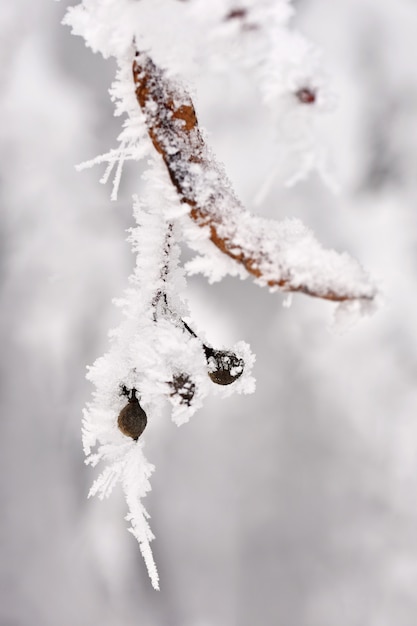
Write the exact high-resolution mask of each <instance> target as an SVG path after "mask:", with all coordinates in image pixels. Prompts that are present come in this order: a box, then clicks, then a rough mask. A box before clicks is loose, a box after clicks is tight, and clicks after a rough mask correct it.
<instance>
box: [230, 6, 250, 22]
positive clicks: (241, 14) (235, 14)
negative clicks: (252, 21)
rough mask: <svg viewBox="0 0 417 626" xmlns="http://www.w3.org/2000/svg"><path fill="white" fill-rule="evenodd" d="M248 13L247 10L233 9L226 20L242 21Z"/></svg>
mask: <svg viewBox="0 0 417 626" xmlns="http://www.w3.org/2000/svg"><path fill="white" fill-rule="evenodd" d="M247 13H248V12H247V10H246V9H232V10H231V11H229V13H228V14H227V15H226V20H236V19H238V20H239V19H240V20H242V19H243V18H245V17H246V15H247Z"/></svg>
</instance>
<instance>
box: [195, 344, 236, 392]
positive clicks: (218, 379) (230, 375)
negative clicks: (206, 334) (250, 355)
mask: <svg viewBox="0 0 417 626" xmlns="http://www.w3.org/2000/svg"><path fill="white" fill-rule="evenodd" d="M203 347H204V353H205V355H206V359H207V365H208V375H209V376H210V378H211V380H212V381H213V382H214V383H216V384H217V385H230V384H231V383H234V382H235V380H237V379H238V378H239V376H241V375H242V373H243V370H244V367H245V362H244V360H243V359H241V358H240V357H238V356H237V355H236V354H235V353H234V352H231V351H228V350H213V348H209V347H208V346H203Z"/></svg>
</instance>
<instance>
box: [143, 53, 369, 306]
mask: <svg viewBox="0 0 417 626" xmlns="http://www.w3.org/2000/svg"><path fill="white" fill-rule="evenodd" d="M133 80H134V84H135V90H136V97H137V101H138V103H139V106H140V108H141V110H142V112H143V113H144V115H145V120H146V125H147V129H148V133H149V136H150V138H151V140H152V143H153V145H154V147H155V148H156V150H157V151H158V152H159V153H160V154H161V156H162V158H163V161H164V163H165V165H166V167H167V169H168V173H169V176H170V178H171V181H172V183H173V185H174V187H175V188H176V190H177V192H178V194H179V196H180V199H181V202H182V203H185V204H187V205H188V206H189V207H190V212H189V215H190V217H191V218H192V219H193V220H194V222H195V223H196V224H198V225H199V226H201V227H203V228H206V229H207V230H208V236H209V239H210V240H211V241H212V243H214V244H215V246H217V248H218V249H219V250H220V251H221V252H223V253H224V254H226V255H227V256H229V257H231V258H232V259H233V260H234V261H236V262H237V263H239V264H242V265H243V266H244V268H245V269H246V271H247V272H248V273H249V274H251V275H252V276H253V277H255V279H256V280H257V282H259V283H261V284H266V285H268V286H269V287H272V288H273V287H278V288H280V289H282V290H283V291H291V292H301V293H304V294H307V295H309V296H313V297H317V298H323V299H326V300H333V301H337V302H344V301H350V300H365V301H371V300H373V299H374V298H375V296H376V294H377V290H376V287H375V285H374V284H373V283H372V282H371V280H370V278H369V277H368V275H367V274H366V272H365V271H364V270H363V269H362V268H361V266H360V265H359V264H358V263H357V262H356V261H354V260H353V259H350V258H349V257H348V256H347V255H346V254H337V253H336V252H334V251H332V250H324V249H322V248H321V246H320V245H319V244H318V243H317V241H316V240H315V238H314V237H313V235H312V234H311V233H310V232H309V231H308V229H306V228H305V227H304V226H303V225H302V224H301V223H300V222H298V221H297V220H287V221H285V222H282V223H277V222H275V221H272V220H266V219H262V218H259V217H255V216H252V215H251V214H250V213H249V212H248V211H247V210H245V208H244V207H243V206H242V204H241V203H240V202H239V200H238V199H237V197H236V195H235V194H234V192H233V190H232V187H231V184H230V182H229V180H228V179H227V176H226V174H225V172H224V171H223V169H222V168H221V167H220V165H219V164H218V163H216V161H215V159H214V158H213V155H212V154H211V153H210V151H209V149H208V147H207V146H206V143H205V140H204V137H203V135H202V133H201V131H200V129H199V126H198V122H197V116H196V113H195V110H194V106H193V103H192V100H191V98H190V96H189V95H188V93H187V92H186V90H185V89H184V88H183V87H182V86H180V85H179V84H178V83H176V82H175V81H173V80H172V79H170V78H168V77H167V75H166V73H165V72H164V71H163V70H162V69H161V68H159V67H157V65H156V64H155V63H154V62H153V60H152V59H151V58H150V57H149V56H148V55H147V54H143V53H139V52H136V55H135V58H134V61H133Z"/></svg>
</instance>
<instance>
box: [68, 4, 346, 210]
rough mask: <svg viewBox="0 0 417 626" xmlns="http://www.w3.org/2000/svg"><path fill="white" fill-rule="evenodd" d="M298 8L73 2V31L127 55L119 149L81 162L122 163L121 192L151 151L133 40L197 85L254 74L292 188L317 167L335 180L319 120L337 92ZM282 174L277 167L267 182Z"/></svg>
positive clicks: (121, 79) (119, 87)
mask: <svg viewBox="0 0 417 626" xmlns="http://www.w3.org/2000/svg"><path fill="white" fill-rule="evenodd" d="M293 13H294V10H293V8H292V6H291V3H290V1H289V0H241V1H239V2H238V3H237V2H235V0H211V1H210V2H207V1H206V0H187V1H186V2H180V1H178V0H106V2H103V1H102V0H82V2H81V3H80V4H78V5H77V6H75V7H71V8H70V9H69V10H68V12H67V15H66V17H65V20H64V22H65V23H66V24H68V25H70V26H71V28H72V32H73V33H74V34H76V35H80V36H82V37H83V38H84V40H85V42H86V44H87V45H88V46H89V47H91V48H92V49H93V51H95V52H96V51H98V52H101V54H103V56H104V57H109V56H113V57H115V58H116V60H117V61H118V63H119V66H120V70H119V75H118V78H117V80H116V83H115V87H114V88H113V91H112V96H113V98H114V99H115V100H116V101H117V102H118V104H117V107H116V114H121V113H127V116H128V117H127V121H126V122H125V128H124V130H123V133H122V134H121V136H120V137H119V141H120V145H119V148H118V149H117V150H112V151H110V152H109V153H108V154H106V155H103V156H101V157H98V158H96V159H93V160H91V161H87V162H86V163H85V164H83V166H82V167H85V166H88V165H92V164H95V163H99V162H100V161H107V162H108V163H109V168H108V170H107V171H106V173H105V174H104V176H103V178H102V181H103V182H105V181H106V180H107V178H108V177H109V175H110V173H111V170H112V168H113V166H114V164H115V163H118V167H117V170H116V174H115V181H114V189H113V196H112V197H113V198H115V197H116V194H117V187H118V183H119V179H120V174H121V171H122V166H123V162H124V161H125V160H128V159H139V158H142V157H143V156H145V155H146V153H147V149H148V148H149V142H148V140H147V139H146V138H145V134H146V133H145V131H144V130H143V124H140V118H141V113H140V111H139V110H138V107H137V104H136V106H135V97H134V92H133V90H132V89H131V65H130V64H129V61H130V63H131V58H132V43H133V42H134V43H135V47H136V49H137V50H139V51H146V52H147V53H149V54H150V55H151V57H152V59H153V60H154V62H155V63H156V64H157V65H158V66H161V67H163V68H165V70H166V71H167V72H168V74H169V73H171V74H173V75H180V76H183V77H185V78H186V79H187V80H188V82H189V84H192V83H193V80H194V79H195V78H196V77H197V76H198V75H199V74H200V73H201V72H202V71H204V72H230V71H237V70H238V69H244V70H245V71H248V70H249V71H250V72H251V73H252V77H253V79H254V80H255V81H256V82H257V83H258V86H259V90H260V94H261V97H262V100H263V102H264V104H265V105H266V106H267V107H268V109H269V111H270V114H271V118H272V122H273V125H274V128H275V134H276V144H277V150H278V154H277V160H280V161H281V163H280V167H281V168H282V161H283V155H284V154H285V170H286V178H287V184H289V185H292V184H295V183H296V182H297V181H298V180H300V179H303V178H305V177H306V176H307V175H308V174H309V173H310V172H311V171H312V170H317V171H318V172H319V173H320V174H321V175H322V177H323V179H324V181H325V182H326V183H328V184H333V185H334V183H333V181H332V178H331V175H330V174H329V172H328V167H327V156H326V150H325V147H324V146H323V142H322V141H321V139H320V124H319V118H320V114H321V113H322V112H324V111H327V110H330V109H331V108H332V107H333V106H334V101H335V98H334V94H333V93H332V91H331V88H330V86H329V80H328V77H327V76H326V74H325V72H324V71H323V68H322V62H321V55H320V52H319V50H318V49H317V48H316V47H315V46H314V45H313V44H312V43H311V42H309V41H308V40H307V39H306V38H305V37H303V36H302V35H301V34H300V33H299V32H297V31H296V30H294V29H293V28H292V25H291V18H292V16H293ZM226 59H227V61H226ZM302 89H309V90H311V92H312V93H314V97H315V99H314V103H310V104H306V103H303V102H300V100H299V98H298V97H297V93H298V92H299V91H300V90H302ZM140 129H142V139H143V141H142V140H141V137H140V132H141V131H140ZM276 174H277V172H275V171H274V172H271V174H270V175H269V176H268V180H269V179H273V177H274V176H276ZM267 182H268V181H265V184H264V186H263V193H264V194H265V193H267V187H268V185H267Z"/></svg>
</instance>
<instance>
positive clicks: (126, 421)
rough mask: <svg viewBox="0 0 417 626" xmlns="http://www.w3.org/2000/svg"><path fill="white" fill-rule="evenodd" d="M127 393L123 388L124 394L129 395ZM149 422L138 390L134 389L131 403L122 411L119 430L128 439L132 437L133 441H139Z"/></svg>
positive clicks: (119, 418)
mask: <svg viewBox="0 0 417 626" xmlns="http://www.w3.org/2000/svg"><path fill="white" fill-rule="evenodd" d="M126 392H127V390H126V387H123V389H122V393H123V394H124V395H127V393H126ZM147 422H148V418H147V416H146V413H145V411H144V410H143V409H142V407H141V406H140V404H139V400H138V399H137V397H136V389H132V391H131V392H130V398H129V402H128V403H127V404H126V406H125V407H124V408H123V409H122V410H121V411H120V413H119V417H118V419H117V425H118V427H119V430H120V431H121V432H122V433H123V434H124V435H126V436H127V437H132V439H134V440H135V441H137V440H138V439H139V437H140V436H141V434H142V433H143V431H144V430H145V428H146V424H147Z"/></svg>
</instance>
